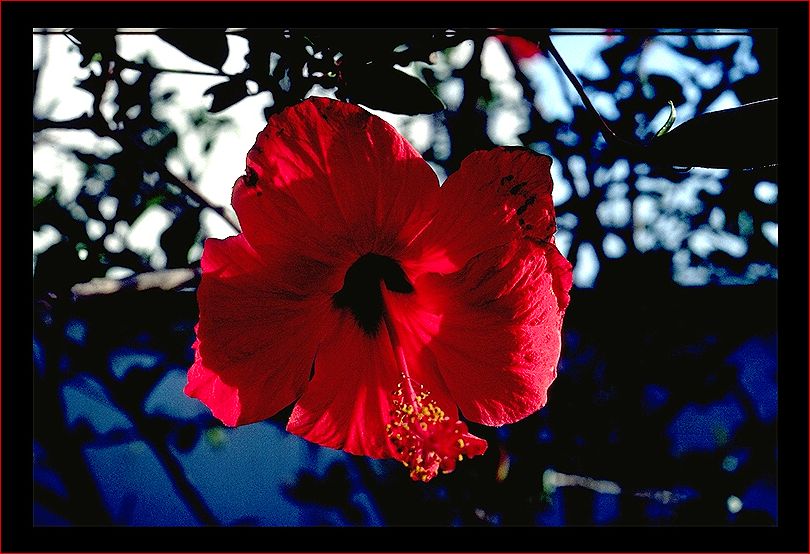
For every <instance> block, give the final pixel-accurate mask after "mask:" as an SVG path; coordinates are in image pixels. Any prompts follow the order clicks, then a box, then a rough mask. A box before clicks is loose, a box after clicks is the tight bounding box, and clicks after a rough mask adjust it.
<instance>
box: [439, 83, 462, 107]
mask: <svg viewBox="0 0 810 554" xmlns="http://www.w3.org/2000/svg"><path fill="white" fill-rule="evenodd" d="M438 93H439V97H440V98H441V99H442V101H443V102H444V104H445V106H447V109H448V110H457V109H458V108H459V106H461V101H462V100H463V99H464V81H462V80H461V79H459V78H457V77H451V78H449V79H448V80H447V81H443V82H441V83H439V85H438Z"/></svg>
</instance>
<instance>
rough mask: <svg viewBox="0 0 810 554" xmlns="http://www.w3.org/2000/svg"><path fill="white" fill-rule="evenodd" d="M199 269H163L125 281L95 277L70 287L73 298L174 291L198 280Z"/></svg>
mask: <svg viewBox="0 0 810 554" xmlns="http://www.w3.org/2000/svg"><path fill="white" fill-rule="evenodd" d="M201 274H202V271H201V269H200V268H195V269H191V268H179V269H163V270H158V271H148V272H146V273H138V274H136V275H132V276H130V277H127V278H125V279H108V278H105V277H97V278H95V279H91V280H90V281H88V282H86V283H78V284H75V285H73V287H71V289H70V292H71V293H73V296H74V298H82V297H87V296H99V295H105V294H114V293H117V292H124V291H143V290H149V289H161V290H167V291H168V290H175V289H179V288H183V287H187V286H191V285H193V284H194V283H196V281H197V280H199V278H200V275H201Z"/></svg>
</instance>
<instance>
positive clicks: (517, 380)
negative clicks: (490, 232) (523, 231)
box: [414, 240, 571, 425]
mask: <svg viewBox="0 0 810 554" xmlns="http://www.w3.org/2000/svg"><path fill="white" fill-rule="evenodd" d="M570 287H571V265H570V264H569V263H568V262H567V261H566V260H565V258H563V257H562V256H561V255H560V254H559V252H558V251H557V249H556V247H555V246H554V245H553V243H550V242H545V243H544V242H535V241H532V240H520V241H515V242H513V243H510V244H507V245H505V246H499V247H496V248H494V249H490V250H488V251H486V252H484V253H482V254H480V255H478V256H476V257H475V258H474V259H472V260H471V261H470V262H469V263H468V264H466V265H465V267H464V268H463V269H462V270H460V271H458V272H456V273H453V274H450V275H447V276H442V275H439V274H436V273H432V274H425V275H423V276H422V277H421V278H420V279H419V280H418V281H417V282H416V283H415V285H414V288H415V289H416V291H417V294H419V295H420V297H421V299H422V300H421V301H422V303H423V304H424V305H425V306H426V307H427V308H428V309H429V310H430V311H432V312H434V313H437V314H441V324H440V326H439V329H438V330H437V331H436V334H435V336H434V337H433V340H432V341H431V342H430V343H429V345H428V347H429V349H430V350H431V351H432V352H433V355H434V356H435V359H436V365H437V367H438V370H439V371H440V372H441V376H442V378H443V380H444V382H445V383H446V385H447V388H448V390H449V392H450V394H451V395H452V398H453V400H454V401H455V402H456V404H458V406H459V408H461V412H462V413H463V414H464V416H465V417H466V418H468V419H470V420H472V421H476V422H478V423H483V424H485V425H503V424H505V423H512V422H515V421H518V420H520V419H522V418H524V417H526V416H527V415H529V414H531V413H533V412H534V411H536V410H538V409H539V408H540V407H542V406H543V405H544V404H545V402H546V391H547V390H548V388H549V386H550V385H551V383H552V381H553V380H554V378H555V377H556V373H557V370H556V368H557V362H558V360H559V356H560V347H561V327H562V319H563V315H564V313H565V308H566V306H567V304H568V290H569V289H570Z"/></svg>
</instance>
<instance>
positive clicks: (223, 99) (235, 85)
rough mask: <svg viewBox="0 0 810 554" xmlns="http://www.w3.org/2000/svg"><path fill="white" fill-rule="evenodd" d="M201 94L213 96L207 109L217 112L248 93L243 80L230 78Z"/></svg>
mask: <svg viewBox="0 0 810 554" xmlns="http://www.w3.org/2000/svg"><path fill="white" fill-rule="evenodd" d="M203 94H204V95H205V94H210V95H211V96H212V97H213V98H212V100H211V108H210V109H209V111H210V112H211V113H217V112H221V111H222V110H224V109H227V108H230V107H231V106H233V105H234V104H236V103H237V102H239V101H240V100H242V99H243V98H245V97H246V96H248V95H249V94H250V93H249V92H248V90H247V85H246V84H245V81H243V80H240V79H230V80H228V81H225V82H222V83H219V84H216V85H214V86H212V87H211V88H209V89H208V90H206V91H205V92H204V93H203Z"/></svg>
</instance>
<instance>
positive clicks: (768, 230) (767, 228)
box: [762, 221, 779, 246]
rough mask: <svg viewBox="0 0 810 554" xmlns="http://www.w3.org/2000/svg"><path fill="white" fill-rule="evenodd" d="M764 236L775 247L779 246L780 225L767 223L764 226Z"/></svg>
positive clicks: (771, 222)
mask: <svg viewBox="0 0 810 554" xmlns="http://www.w3.org/2000/svg"><path fill="white" fill-rule="evenodd" d="M762 234H763V235H764V236H765V238H766V239H768V242H770V243H771V244H773V245H774V246H779V225H777V224H776V223H774V222H773V221H766V222H764V223H763V224H762Z"/></svg>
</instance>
